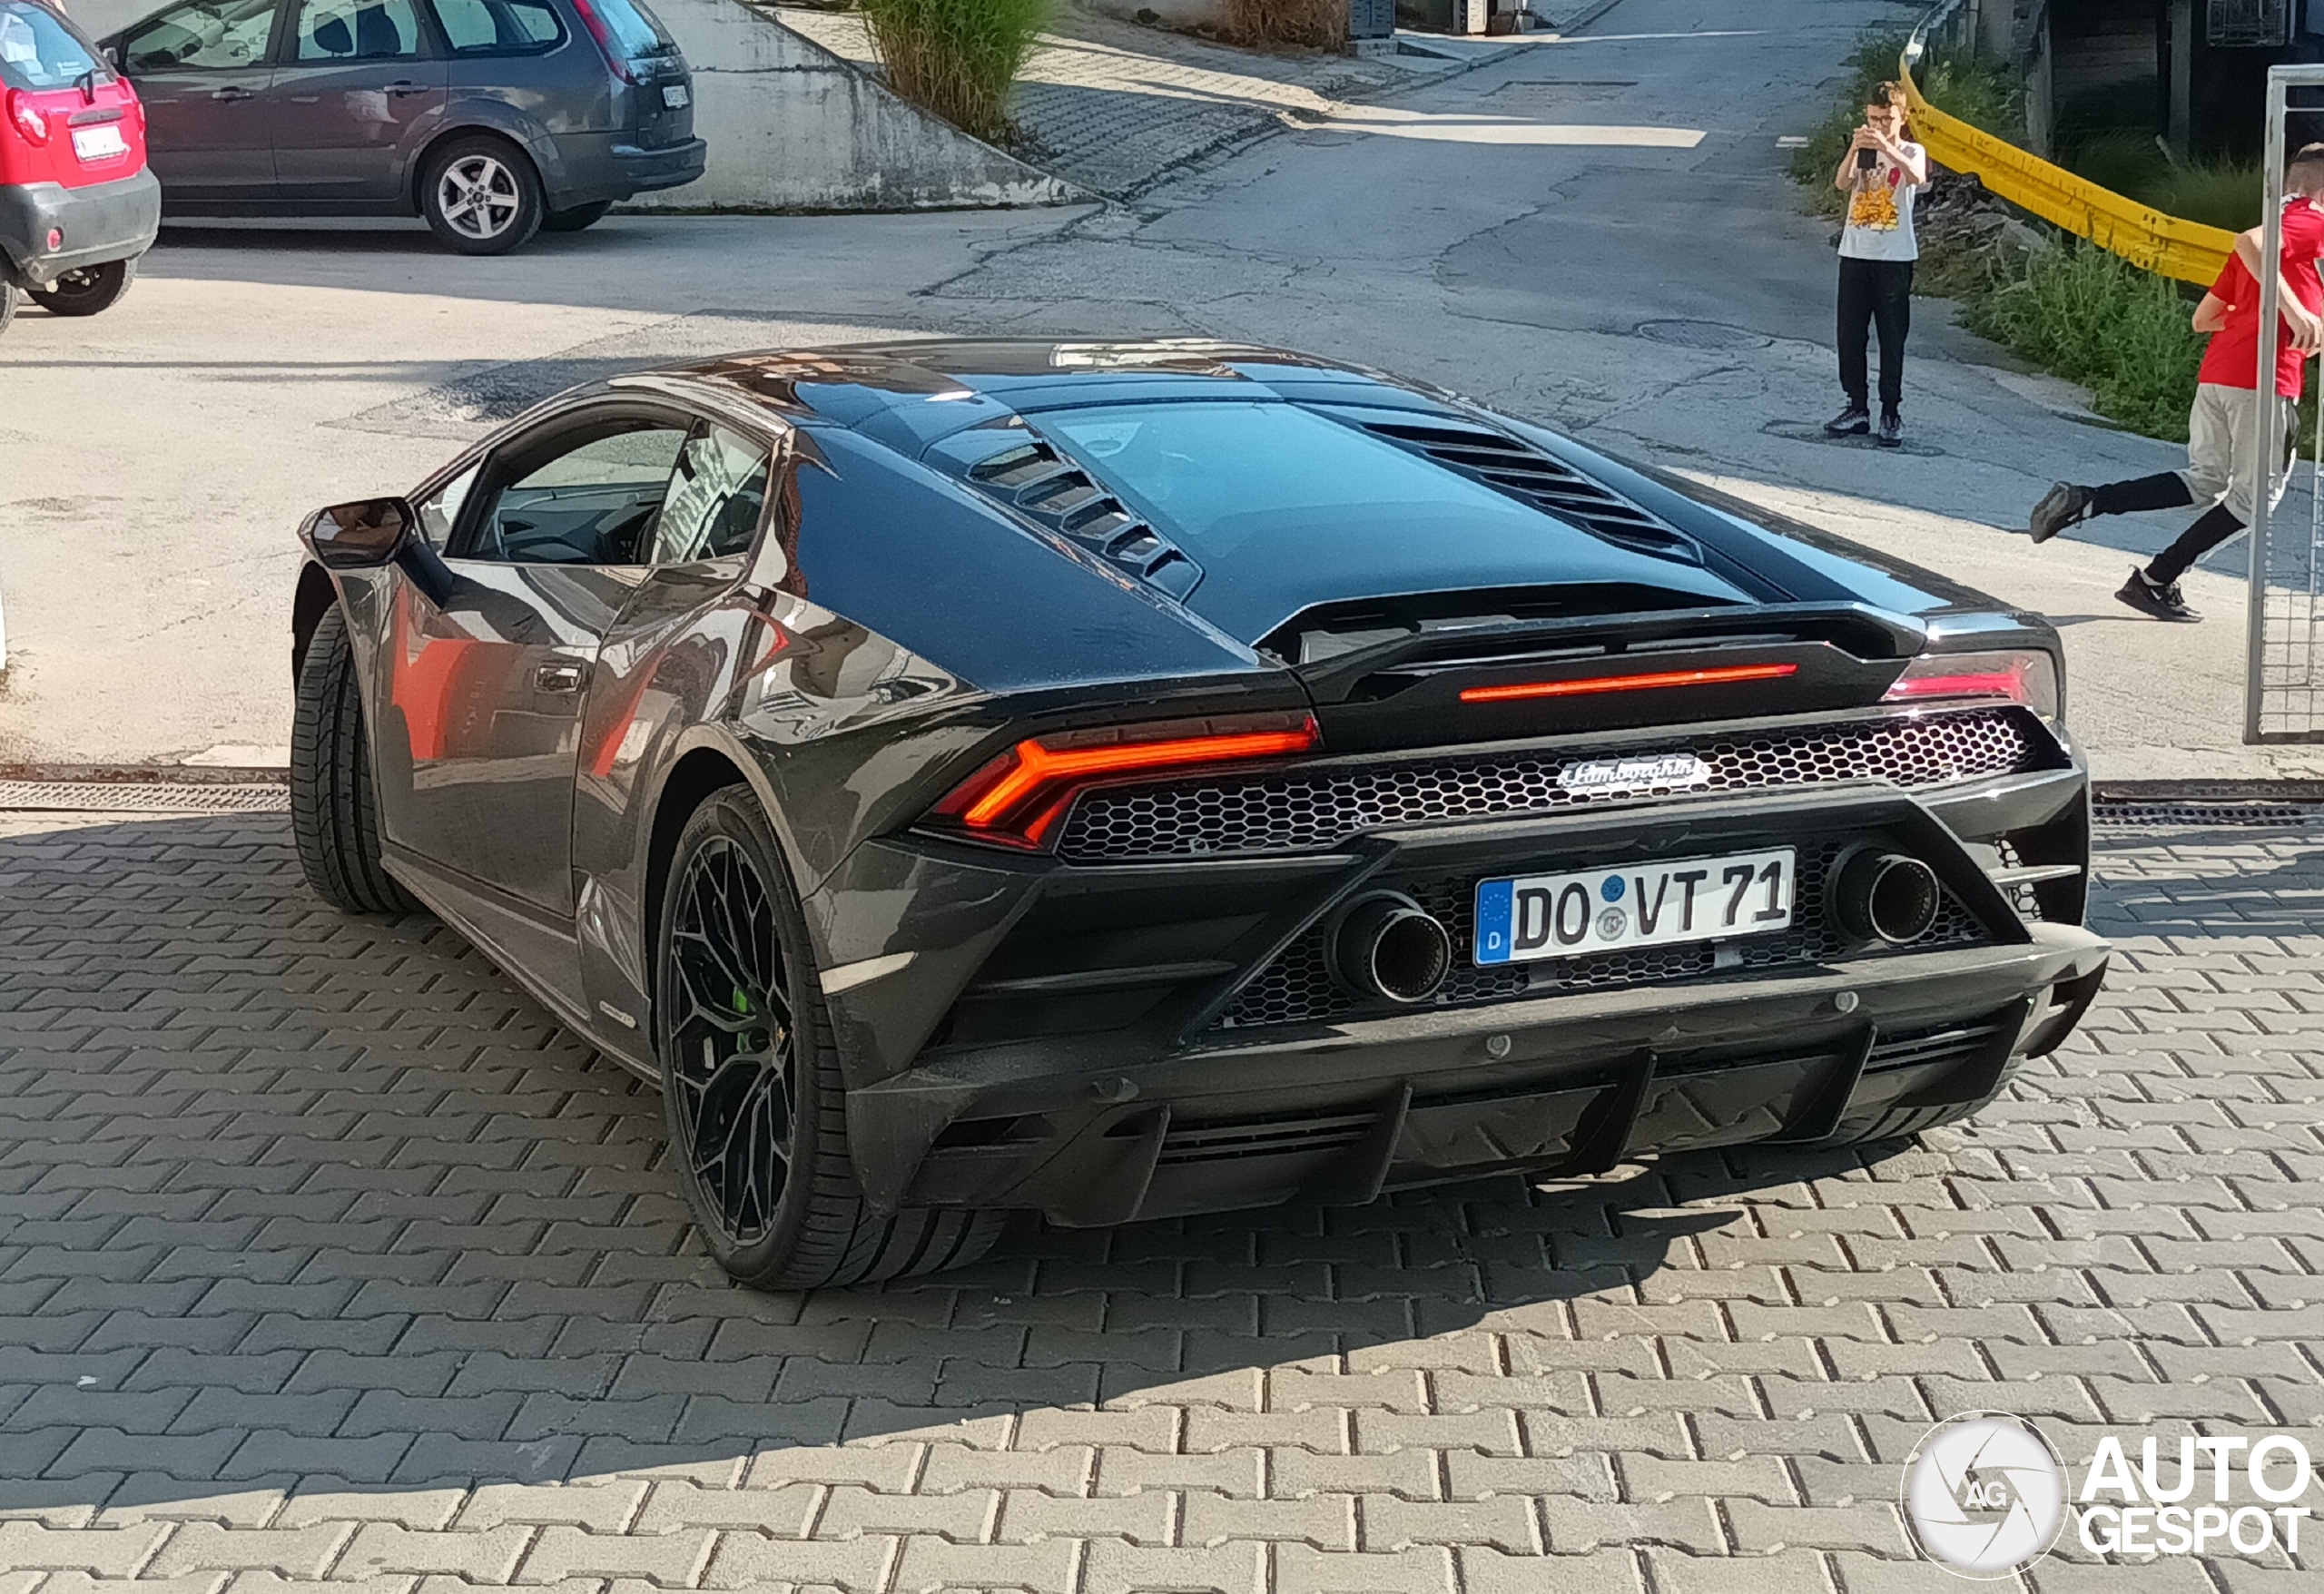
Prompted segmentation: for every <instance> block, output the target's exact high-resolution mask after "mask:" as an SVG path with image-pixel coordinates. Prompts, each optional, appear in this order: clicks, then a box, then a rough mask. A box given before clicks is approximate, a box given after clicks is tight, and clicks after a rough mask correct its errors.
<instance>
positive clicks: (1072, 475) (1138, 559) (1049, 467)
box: [968, 442, 1202, 597]
mask: <svg viewBox="0 0 2324 1594" xmlns="http://www.w3.org/2000/svg"><path fill="white" fill-rule="evenodd" d="M968 478H969V480H970V482H972V483H974V484H975V485H976V487H978V488H979V489H980V490H981V491H982V492H984V493H985V494H986V495H987V496H988V497H992V498H994V499H997V500H998V501H1000V503H1003V504H1006V505H1008V506H1009V507H1010V508H1012V509H1014V510H1016V511H1017V512H1018V513H1019V514H1020V515H1025V516H1029V517H1031V518H1032V519H1034V520H1037V521H1039V523H1040V524H1042V525H1043V526H1048V527H1049V529H1050V530H1052V531H1056V532H1059V533H1061V534H1063V535H1064V536H1068V537H1070V538H1071V539H1073V541H1075V542H1077V543H1078V544H1079V545H1081V546H1083V547H1085V548H1088V550H1089V551H1090V552H1091V553H1093V554H1096V555H1097V556H1098V557H1099V558H1101V559H1104V560H1105V561H1106V562H1107V563H1108V564H1109V565H1113V566H1117V567H1118V568H1120V569H1122V570H1126V571H1128V573H1129V574H1131V575H1133V576H1137V578H1138V579H1139V580H1141V581H1145V582H1149V583H1151V584H1152V585H1156V586H1158V587H1160V588H1161V589H1162V590H1163V591H1164V592H1167V593H1168V594H1169V595H1171V596H1173V597H1184V596H1186V595H1187V594H1188V593H1190V592H1192V591H1193V590H1194V589H1195V584H1196V582H1198V581H1200V580H1201V579H1202V567H1201V566H1198V565H1196V563H1195V562H1194V561H1193V560H1192V559H1190V558H1188V557H1187V555H1186V552H1185V551H1184V550H1183V549H1181V548H1179V547H1178V546H1177V545H1176V544H1174V543H1172V542H1171V541H1170V539H1169V538H1167V537H1166V536H1163V535H1162V534H1161V533H1160V532H1158V531H1157V530H1155V529H1154V528H1153V527H1152V526H1148V525H1147V524H1146V522H1144V521H1143V520H1140V519H1139V518H1138V517H1137V516H1135V515H1132V514H1131V513H1130V512H1129V509H1128V507H1127V506H1125V505H1124V504H1123V503H1122V501H1121V500H1120V499H1119V498H1117V497H1114V496H1113V495H1112V494H1111V493H1108V491H1106V489H1105V488H1103V487H1099V486H1098V484H1097V483H1096V482H1094V481H1092V480H1090V479H1089V475H1088V472H1087V471H1085V470H1083V469H1082V468H1081V467H1079V466H1077V465H1074V464H1072V463H1070V462H1069V461H1068V460H1065V459H1062V458H1059V457H1058V454H1057V451H1056V450H1055V449H1053V448H1050V447H1049V445H1048V444H1047V443H1039V442H1029V443H1020V444H1019V445H1018V446H1017V447H1015V448H1008V449H1004V450H1002V451H1001V452H1000V453H999V454H995V455H994V456H992V458H990V459H983V460H980V461H978V462H977V463H976V464H974V465H972V466H970V467H969V471H968Z"/></svg>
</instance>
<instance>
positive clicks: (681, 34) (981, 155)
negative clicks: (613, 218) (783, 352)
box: [628, 0, 1086, 211]
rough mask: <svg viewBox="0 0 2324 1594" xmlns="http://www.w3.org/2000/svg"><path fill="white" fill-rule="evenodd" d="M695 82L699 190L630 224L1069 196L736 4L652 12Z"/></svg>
mask: <svg viewBox="0 0 2324 1594" xmlns="http://www.w3.org/2000/svg"><path fill="white" fill-rule="evenodd" d="M654 10H655V15H658V16H659V17H661V19H662V20H663V22H664V23H665V25H667V26H668V28H669V30H670V33H671V34H672V35H673V36H675V38H676V39H677V41H678V45H679V47H680V48H681V49H683V50H684V52H685V53H686V61H687V63H688V64H690V65H692V66H693V68H694V132H695V133H697V134H699V135H700V136H701V137H702V138H703V139H704V140H705V141H706V142H707V143H709V145H710V162H709V167H708V169H707V170H706V171H705V172H704V173H703V175H702V177H701V178H700V180H699V181H697V182H690V183H688V184H687V185H686V186H685V187H684V188H673V189H665V190H664V191H662V192H659V193H644V194H639V195H638V196H637V197H636V198H635V200H632V201H631V202H629V207H628V208H631V209H635V210H665V211H922V210H950V209H960V208H966V207H977V208H991V207H1005V206H1012V205H1052V204H1064V203H1069V202H1073V201H1075V200H1078V199H1081V198H1084V197H1086V196H1084V195H1083V194H1082V193H1081V192H1079V191H1078V189H1076V188H1074V187H1073V185H1072V184H1070V183H1068V182H1064V181H1063V180H1061V179H1059V178H1057V177H1052V176H1051V175H1049V173H1048V172H1043V171H1041V170H1039V168H1038V167H1034V166H1030V165H1028V164H1026V163H1025V162H1022V161H1020V160H1019V159H1018V158H1017V157H1016V156H1014V155H1011V154H1009V153H1007V152H1006V151H1004V150H999V149H995V148H994V147H993V146H992V145H990V144H989V143H985V142H983V141H982V140H981V139H976V138H971V137H970V136H969V135H968V134H967V133H962V132H961V131H960V129H959V128H957V127H954V126H953V125H952V124H951V123H949V122H945V121H943V120H942V119H941V118H940V117H936V116H931V115H930V114H929V113H927V112H925V111H922V110H921V109H920V108H919V107H918V106H916V105H912V104H908V103H905V102H904V101H902V100H901V99H899V98H897V97H896V95H895V94H894V93H891V92H890V91H889V89H888V87H887V85H886V84H882V83H881V82H880V80H879V79H878V78H877V77H875V76H873V75H872V74H870V73H868V72H866V71H864V70H863V69H862V67H860V66H858V65H857V64H854V63H853V62H851V61H847V60H844V59H842V57H840V56H838V55H834V54H832V53H831V52H830V51H828V50H826V49H824V48H823V47H822V45H820V44H815V43H814V42H813V41H812V40H810V39H807V38H804V37H803V36H801V35H800V34H796V33H793V31H792V30H791V29H789V28H787V27H785V26H783V24H782V23H780V22H778V21H776V20H775V19H774V18H773V17H772V16H769V15H766V14H765V13H763V12H761V11H758V10H754V9H753V8H752V7H751V6H749V5H744V4H743V0H654Z"/></svg>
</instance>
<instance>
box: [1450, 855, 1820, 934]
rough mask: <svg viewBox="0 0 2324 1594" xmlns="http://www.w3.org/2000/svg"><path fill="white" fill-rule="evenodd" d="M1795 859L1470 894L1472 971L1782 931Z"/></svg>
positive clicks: (1717, 863) (1656, 868) (1638, 866)
mask: <svg viewBox="0 0 2324 1594" xmlns="http://www.w3.org/2000/svg"><path fill="white" fill-rule="evenodd" d="M1797 861H1798V855H1797V852H1796V851H1795V850H1794V849H1792V848H1789V847H1778V848H1777V849H1775V850H1774V851H1768V852H1731V853H1728V855H1727V856H1725V857H1723V858H1687V859H1681V860H1679V861H1676V862H1668V863H1632V864H1626V865H1624V866H1623V867H1622V868H1620V869H1592V870H1588V871H1583V872H1581V873H1580V874H1531V875H1518V876H1514V877H1512V878H1509V879H1503V880H1489V881H1480V882H1479V883H1478V885H1477V945H1476V960H1477V961H1478V962H1479V963H1530V962H1532V961H1534V960H1536V959H1542V958H1574V957H1580V956H1581V954H1583V953H1585V952H1612V951H1620V950H1624V949H1625V948H1630V947H1667V946H1670V945H1672V944H1674V943H1677V942H1680V941H1707V940H1725V939H1726V938H1728V937H1729V936H1738V935H1765V934H1767V933H1768V932H1769V931H1771V930H1788V929H1790V928H1791V906H1792V883H1793V876H1794V874H1795V873H1796V872H1797Z"/></svg>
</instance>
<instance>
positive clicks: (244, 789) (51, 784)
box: [0, 781, 291, 813]
mask: <svg viewBox="0 0 2324 1594" xmlns="http://www.w3.org/2000/svg"><path fill="white" fill-rule="evenodd" d="M290 811H291V788H290V787H288V786H277V785H274V784H271V783H261V782H234V783H231V784H228V783H224V782H219V783H215V784H211V783H197V782H191V781H0V812H18V813H24V812H40V813H67V812H71V813H288V812H290Z"/></svg>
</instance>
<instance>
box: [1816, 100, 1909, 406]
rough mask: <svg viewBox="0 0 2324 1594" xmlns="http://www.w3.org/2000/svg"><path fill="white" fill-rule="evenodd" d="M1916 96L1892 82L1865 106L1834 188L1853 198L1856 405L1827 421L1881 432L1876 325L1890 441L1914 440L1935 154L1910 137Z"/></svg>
mask: <svg viewBox="0 0 2324 1594" xmlns="http://www.w3.org/2000/svg"><path fill="white" fill-rule="evenodd" d="M1905 105H1906V101H1905V91H1904V89H1903V87H1902V86H1901V85H1899V84H1893V83H1884V84H1881V85H1880V86H1879V87H1878V88H1877V89H1876V90H1875V91H1874V92H1873V96H1872V101H1871V103H1869V104H1867V105H1866V106H1865V108H1864V125H1863V126H1861V127H1859V128H1857V129H1856V132H1855V133H1854V134H1853V135H1851V136H1850V138H1849V140H1848V147H1847V153H1846V154H1844V155H1842V156H1841V157H1840V166H1839V170H1838V171H1837V172H1834V173H1833V174H1832V186H1833V187H1835V188H1837V189H1838V190H1839V191H1840V192H1842V193H1845V194H1846V195H1847V196H1848V214H1847V221H1846V225H1845V226H1843V227H1842V228H1841V230H1840V315H1839V347H1840V388H1841V390H1842V391H1843V392H1845V393H1846V395H1847V408H1845V409H1843V410H1841V411H1840V413H1839V414H1837V415H1836V416H1834V417H1833V418H1831V419H1830V420H1828V421H1827V422H1825V423H1824V430H1825V432H1826V433H1827V434H1828V435H1829V436H1832V437H1835V438H1851V437H1853V438H1860V437H1862V436H1864V435H1865V434H1866V432H1869V431H1871V430H1872V406H1871V384H1870V381H1869V373H1868V370H1867V369H1866V355H1867V352H1868V349H1867V345H1868V344H1869V342H1870V338H1871V333H1872V330H1873V328H1875V327H1877V328H1878V329H1879V330H1880V431H1879V436H1878V438H1876V440H1877V441H1878V443H1879V444H1880V446H1881V447H1882V448H1896V447H1899V446H1900V445H1901V444H1902V443H1903V442H1904V440H1905V422H1904V418H1903V417H1902V416H1901V415H1899V414H1898V413H1897V411H1898V408H1899V406H1900V405H1902V403H1903V402H1904V397H1905V336H1906V334H1908V333H1909V332H1910V331H1911V330H1912V324H1913V262H1914V261H1917V260H1918V259H1920V252H1921V251H1920V245H1919V243H1918V241H1916V240H1915V237H1914V235H1913V202H1914V200H1915V197H1916V196H1917V195H1918V193H1919V192H1920V190H1921V188H1922V187H1923V186H1924V185H1925V184H1926V183H1927V182H1928V152H1927V151H1925V150H1924V149H1922V148H1921V146H1920V145H1918V144H1916V143H1913V142H1912V141H1911V139H1910V138H1909V137H1908V136H1907V133H1908V130H1907V128H1906V126H1905Z"/></svg>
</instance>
